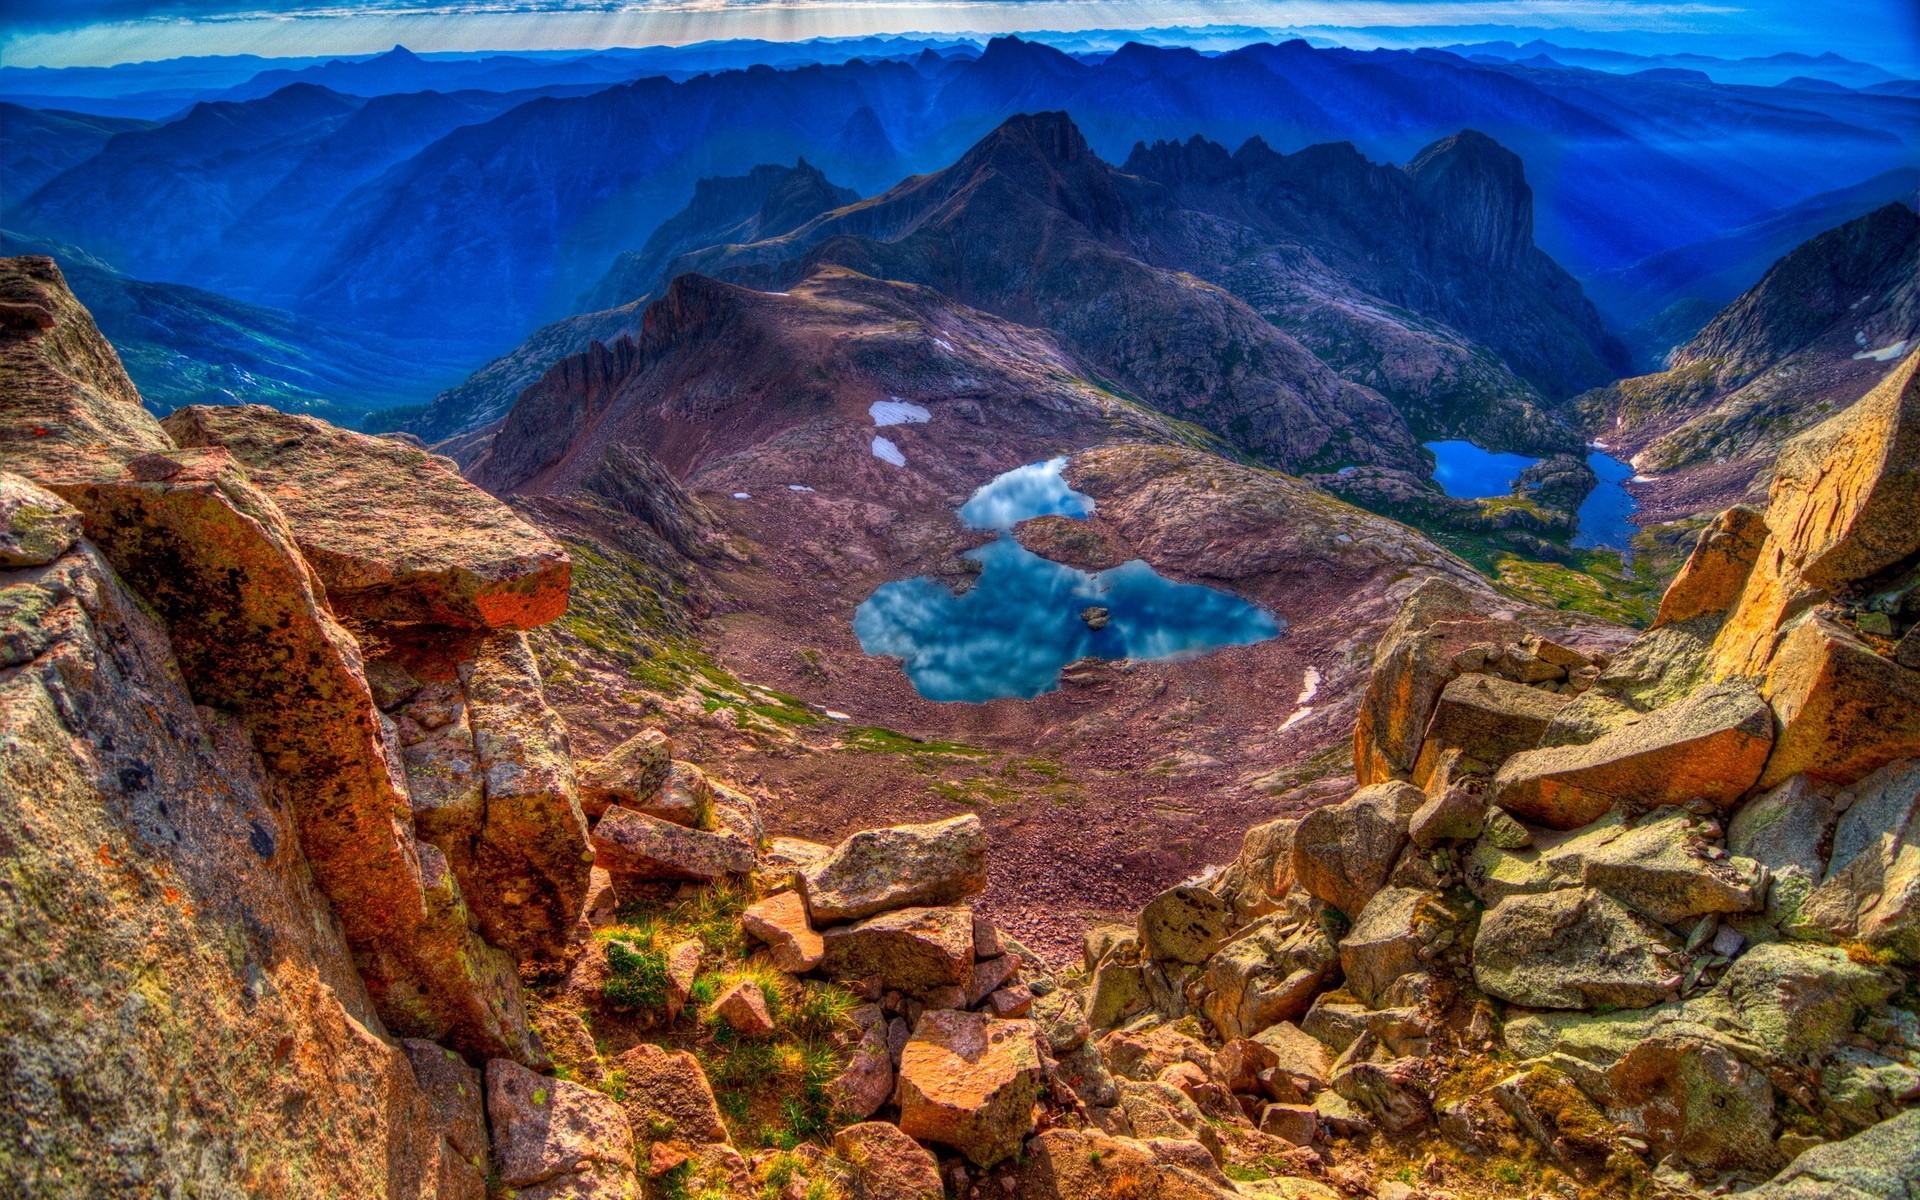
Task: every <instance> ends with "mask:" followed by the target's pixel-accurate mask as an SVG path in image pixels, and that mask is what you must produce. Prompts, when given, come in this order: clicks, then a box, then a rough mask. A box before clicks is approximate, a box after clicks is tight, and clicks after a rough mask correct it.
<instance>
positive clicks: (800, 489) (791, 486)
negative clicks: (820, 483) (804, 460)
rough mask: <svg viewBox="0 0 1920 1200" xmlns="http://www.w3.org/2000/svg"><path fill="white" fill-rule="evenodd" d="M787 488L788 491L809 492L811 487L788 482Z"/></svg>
mask: <svg viewBox="0 0 1920 1200" xmlns="http://www.w3.org/2000/svg"><path fill="white" fill-rule="evenodd" d="M787 490H788V491H790V492H810V491H812V490H813V489H812V488H810V487H808V486H807V485H806V484H804V483H790V484H788V485H787Z"/></svg>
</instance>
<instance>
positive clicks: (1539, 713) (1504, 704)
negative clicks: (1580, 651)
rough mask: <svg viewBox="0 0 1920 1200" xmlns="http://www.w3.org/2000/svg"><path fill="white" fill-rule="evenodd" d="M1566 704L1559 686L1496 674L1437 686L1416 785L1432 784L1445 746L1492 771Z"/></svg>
mask: <svg viewBox="0 0 1920 1200" xmlns="http://www.w3.org/2000/svg"><path fill="white" fill-rule="evenodd" d="M1566 705H1567V697H1565V696H1562V695H1560V694H1559V693H1557V692H1549V691H1546V690H1544V689H1542V688H1537V687H1528V686H1527V685H1526V684H1523V683H1514V682H1512V681H1511V680H1506V679H1501V678H1499V677H1498V676H1495V675H1462V676H1460V677H1459V678H1458V679H1455V680H1454V681H1453V682H1451V683H1449V684H1447V686H1446V687H1445V688H1444V689H1442V690H1441V692H1440V699H1439V700H1438V701H1437V702H1436V703H1435V704H1434V708H1433V717H1432V719H1431V720H1430V721H1429V722H1428V724H1427V733H1426V737H1425V739H1424V740H1423V741H1422V742H1421V745H1420V753H1419V757H1418V758H1416V759H1415V760H1414V765H1413V783H1414V785H1415V786H1416V787H1422V788H1427V789H1428V790H1430V791H1431V790H1435V789H1434V787H1433V783H1434V779H1435V773H1436V772H1437V771H1438V769H1439V767H1440V764H1441V760H1442V759H1443V757H1444V756H1446V754H1447V753H1448V752H1449V751H1457V752H1458V753H1459V754H1460V755H1462V756H1464V757H1466V758H1469V759H1472V760H1474V761H1476V762H1479V763H1484V764H1486V769H1487V770H1488V771H1491V770H1493V769H1494V768H1496V767H1498V766H1499V765H1500V764H1501V763H1503V762H1505V761H1506V760H1507V759H1508V758H1509V757H1510V756H1512V755H1514V754H1517V753H1519V752H1520V751H1522V750H1531V749H1533V748H1534V747H1536V746H1538V745H1539V744H1540V739H1541V737H1542V736H1544V735H1545V734H1546V732H1547V726H1548V725H1550V724H1552V722H1553V718H1554V716H1555V715H1556V714H1557V713H1559V711H1560V710H1561V709H1562V708H1565V707H1566Z"/></svg>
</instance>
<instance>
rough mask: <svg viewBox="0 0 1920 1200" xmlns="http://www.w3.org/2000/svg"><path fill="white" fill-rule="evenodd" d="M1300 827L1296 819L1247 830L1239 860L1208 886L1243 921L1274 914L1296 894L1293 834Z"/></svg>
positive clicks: (1236, 859) (1287, 819)
mask: <svg viewBox="0 0 1920 1200" xmlns="http://www.w3.org/2000/svg"><path fill="white" fill-rule="evenodd" d="M1299 825H1300V821H1299V818H1297V817H1279V818H1277V819H1275V820H1272V821H1267V822H1265V823H1264V824H1260V825H1255V826H1254V827H1253V828H1251V829H1249V830H1247V832H1246V834H1245V835H1244V836H1243V837H1242V838H1241V840H1240V854H1239V856H1238V857H1236V858H1235V859H1234V861H1233V862H1232V863H1231V864H1230V865H1229V866H1228V867H1227V869H1226V870H1225V871H1222V872H1221V873H1220V875H1219V877H1218V878H1216V879H1214V880H1213V881H1212V882H1210V883H1208V884H1207V889H1208V890H1209V891H1211V892H1213V893H1214V894H1215V895H1217V896H1219V897H1220V898H1221V899H1222V900H1225V901H1226V902H1227V903H1228V904H1231V905H1232V906H1233V913H1234V916H1235V917H1237V918H1239V919H1240V920H1241V921H1251V920H1253V919H1254V918H1255V917H1263V916H1265V915H1266V914H1268V913H1270V912H1272V911H1273V910H1274V909H1276V908H1278V907H1280V902H1281V901H1282V900H1284V899H1285V898H1286V895H1287V893H1288V892H1290V891H1292V890H1293V832H1294V830H1295V829H1296V828H1298V827H1299Z"/></svg>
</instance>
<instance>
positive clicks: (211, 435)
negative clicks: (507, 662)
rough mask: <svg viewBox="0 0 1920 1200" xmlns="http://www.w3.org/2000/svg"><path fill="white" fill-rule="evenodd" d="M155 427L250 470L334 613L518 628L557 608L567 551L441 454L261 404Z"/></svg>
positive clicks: (221, 408) (380, 620)
mask: <svg viewBox="0 0 1920 1200" xmlns="http://www.w3.org/2000/svg"><path fill="white" fill-rule="evenodd" d="M161 427H162V428H163V429H165V430H166V431H167V433H168V434H169V435H171V437H172V438H173V440H174V443H175V444H176V445H179V446H182V447H193V446H219V447H222V448H224V449H225V450H226V451H227V452H228V453H230V454H232V455H233V457H234V459H235V460H236V461H237V462H239V463H240V464H241V465H242V466H244V467H245V468H246V472H247V475H248V476H249V477H250V478H251V479H252V480H253V481H254V483H255V484H256V485H257V486H258V487H259V488H260V489H261V490H262V491H264V492H266V493H267V494H268V495H269V496H272V497H273V499H274V502H275V503H276V504H278V505H279V507H280V510H281V511H282V512H283V513H285V514H286V517H287V523H288V525H289V526H291V528H292V529H293V534H294V538H295V540H296V541H297V542H298V544H299V546H300V551H301V553H302V554H303V555H305V556H306V559H307V561H308V562H310V563H312V564H313V568H314V570H315V571H317V572H318V573H319V575H320V578H321V580H322V581H323V582H324V583H325V585H326V592H327V600H328V603H329V604H330V605H331V606H332V608H333V610H334V611H335V612H336V613H339V614H341V615H342V616H344V617H348V618H351V619H352V620H354V621H359V622H365V623H368V624H389V625H451V626H459V627H465V628H474V629H497V630H525V629H532V628H534V627H536V626H538V625H544V624H545V623H547V622H548V621H551V620H553V619H554V618H555V617H558V616H559V615H560V614H562V613H564V612H565V611H566V609H567V590H568V585H569V582H570V579H571V576H572V570H573V566H572V560H571V559H569V558H568V557H567V553H566V551H565V550H563V549H562V548H561V547H560V544H559V543H558V542H555V541H554V540H553V539H552V538H550V537H548V536H547V535H546V534H544V533H541V532H540V531H538V530H536V529H535V528H533V526H531V525H529V524H527V523H526V522H525V521H523V520H521V519H520V517H519V516H517V515H516V514H515V513H514V512H513V510H512V509H510V508H508V507H507V506H506V505H504V504H502V503H500V502H499V501H498V500H495V499H494V498H493V497H492V496H489V495H488V494H487V493H485V492H483V491H481V490H480V489H479V488H477V487H475V486H474V485H473V484H471V483H468V482H467V481H466V480H465V479H462V478H461V477H460V473H459V471H458V470H457V469H456V468H455V467H454V465H453V464H452V463H451V462H449V461H448V460H446V459H444V458H441V457H440V456H438V455H435V454H431V453H429V452H427V451H425V450H420V449H417V448H415V447H412V446H408V445H406V444H404V443H401V442H395V441H391V440H389V439H387V438H378V437H371V436H369V435H367V434H363V433H354V432H352V431H350V430H346V429H341V428H339V427H337V426H334V425H329V424H327V423H326V422H325V421H322V420H319V419H318V418H316V417H309V416H303V415H301V414H298V413H284V412H278V411H276V410H274V409H271V408H267V407H265V406H263V405H258V404H238V405H193V406H189V407H186V408H180V409H175V410H174V412H173V414H172V415H171V416H169V417H168V418H167V419H166V420H165V421H163V422H161Z"/></svg>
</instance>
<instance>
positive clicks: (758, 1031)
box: [713, 979, 773, 1039]
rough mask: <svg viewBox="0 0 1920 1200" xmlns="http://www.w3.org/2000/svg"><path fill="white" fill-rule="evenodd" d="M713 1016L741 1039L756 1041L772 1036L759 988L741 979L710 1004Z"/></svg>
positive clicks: (765, 1006)
mask: <svg viewBox="0 0 1920 1200" xmlns="http://www.w3.org/2000/svg"><path fill="white" fill-rule="evenodd" d="M713 1011H714V1015H716V1016H718V1017H719V1018H720V1019H721V1020H722V1021H725V1022H726V1023H727V1027H728V1028H730V1029H732V1030H733V1031H734V1032H735V1033H737V1034H739V1035H740V1036H741V1037H743V1038H748V1039H759V1038H764V1037H770V1036H772V1034H773V1017H772V1016H771V1015H770V1014H769V1013H768V1012H767V996H766V993H765V992H763V991H761V990H760V985H759V984H757V983H755V982H754V981H753V980H751V979H742V980H739V981H737V982H735V983H734V984H733V986H732V987H729V988H728V989H727V990H726V991H724V992H722V993H720V995H719V997H718V998H717V999H715V1000H714V1002H713Z"/></svg>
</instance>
